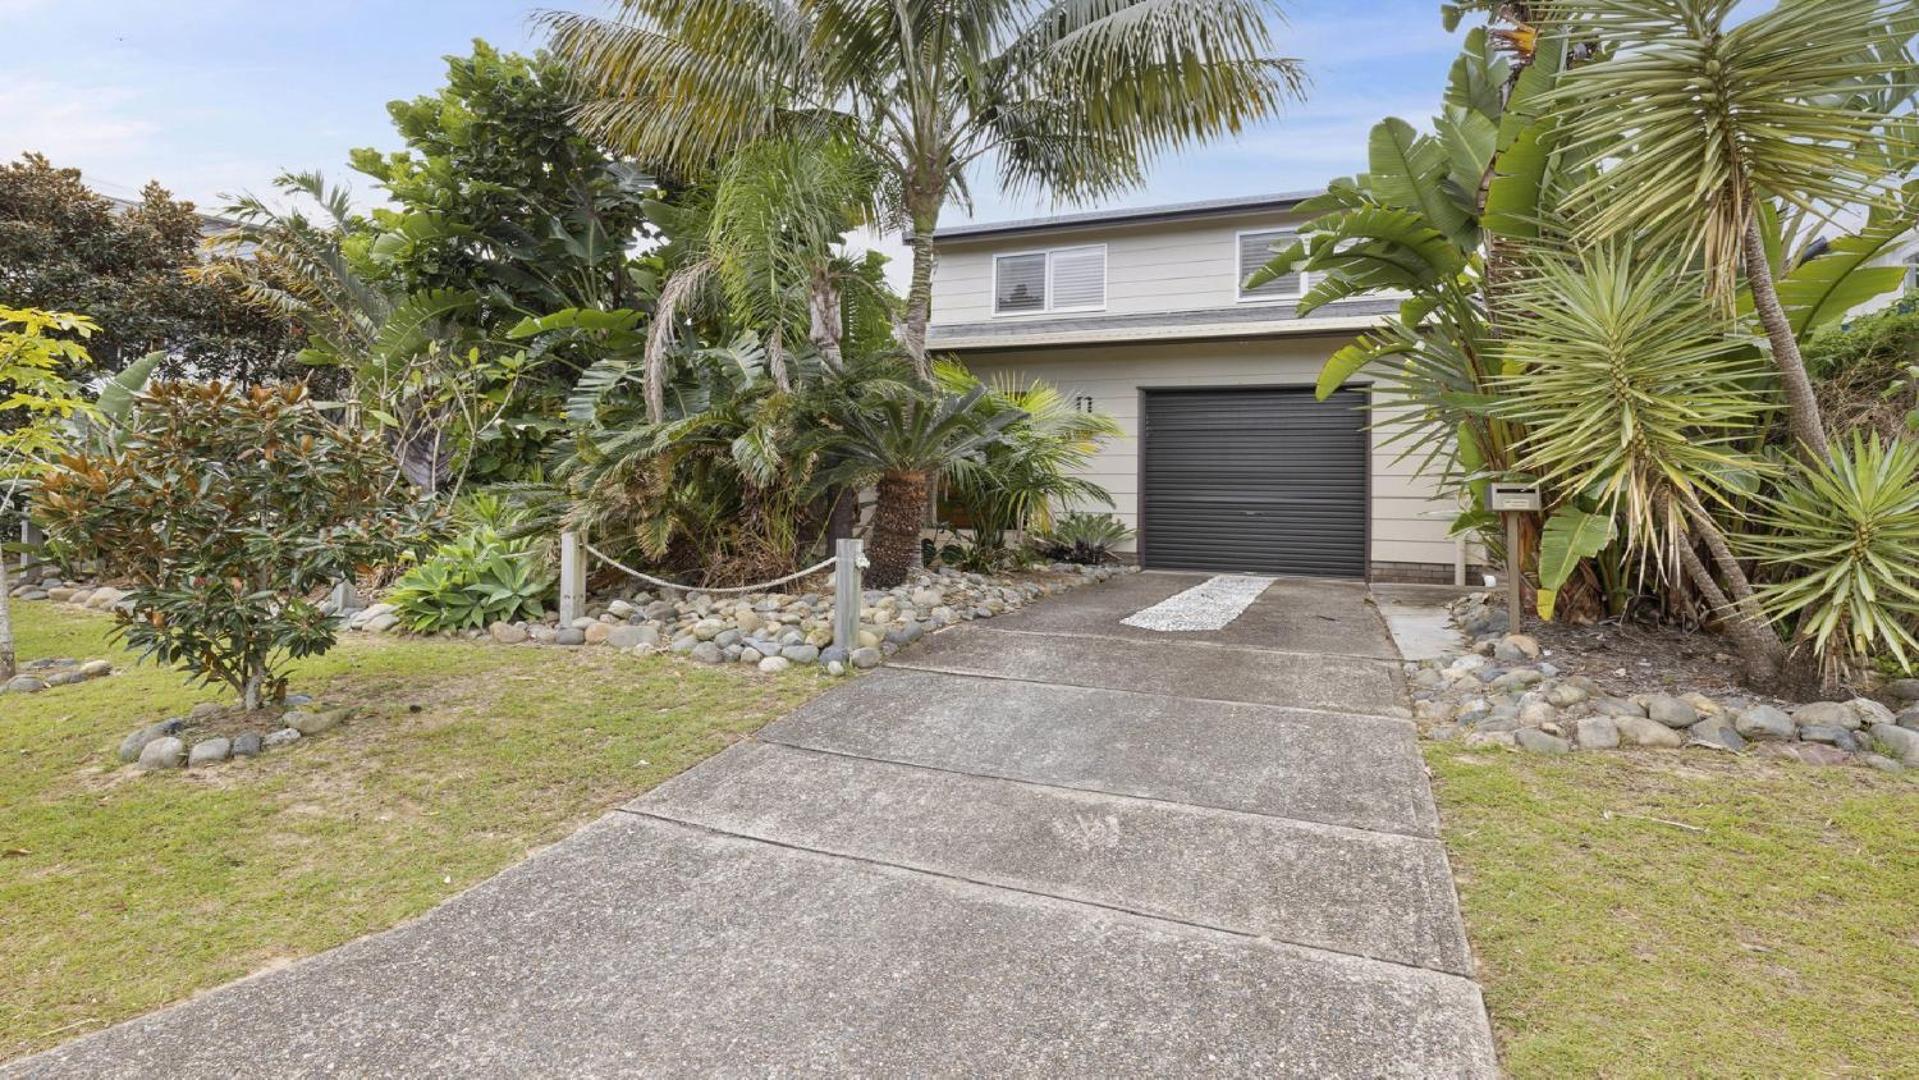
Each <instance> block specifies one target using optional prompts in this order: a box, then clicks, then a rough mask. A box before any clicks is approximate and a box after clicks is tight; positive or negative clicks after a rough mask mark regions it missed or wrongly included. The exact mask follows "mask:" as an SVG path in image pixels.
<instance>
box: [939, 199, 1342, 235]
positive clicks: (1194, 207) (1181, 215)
mask: <svg viewBox="0 0 1919 1080" xmlns="http://www.w3.org/2000/svg"><path fill="white" fill-rule="evenodd" d="M1320 194H1324V192H1323V191H1319V190H1316V191H1291V192H1281V193H1277V194H1268V195H1248V196H1242V197H1239V198H1234V199H1208V200H1205V201H1203V202H1189V203H1170V204H1166V205H1163V206H1141V207H1133V208H1128V209H1119V210H1094V211H1089V212H1086V213H1079V214H1057V215H1054V216H1051V217H1037V218H1024V219H1021V220H1018V221H990V222H984V223H981V224H978V225H949V226H946V227H943V228H939V229H935V230H934V231H933V239H934V240H935V241H942V240H983V239H990V238H993V237H1000V236H1017V235H1021V234H1024V233H1040V232H1061V231H1067V230H1071V229H1092V228H1101V227H1104V226H1109V225H1141V224H1149V223H1152V222H1160V221H1179V220H1184V219H1188V218H1202V217H1223V216H1229V215H1235V214H1248V213H1258V212H1259V211H1262V210H1290V209H1292V208H1293V207H1295V206H1297V205H1299V204H1300V203H1301V202H1303V201H1304V200H1306V199H1310V198H1312V197H1313V196H1315V195H1320ZM911 235H912V234H911V232H910V230H909V232H908V234H907V236H908V239H911Z"/></svg>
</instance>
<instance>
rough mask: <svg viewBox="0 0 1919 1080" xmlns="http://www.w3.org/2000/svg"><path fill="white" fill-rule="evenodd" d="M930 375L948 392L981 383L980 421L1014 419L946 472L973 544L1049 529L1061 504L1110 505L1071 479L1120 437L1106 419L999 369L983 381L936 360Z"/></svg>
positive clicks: (1098, 491) (999, 542) (1085, 483)
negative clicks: (965, 515)
mask: <svg viewBox="0 0 1919 1080" xmlns="http://www.w3.org/2000/svg"><path fill="white" fill-rule="evenodd" d="M934 375H935V377H936V378H937V379H938V380H939V385H940V388H941V389H943V390H944V391H946V392H947V393H949V394H964V393H969V392H971V391H972V390H974V389H976V388H979V387H981V386H984V387H985V389H986V396H985V397H984V398H982V399H981V400H980V403H979V405H978V406H977V407H976V408H977V409H978V410H979V411H980V413H981V414H982V415H983V416H989V417H990V416H996V415H998V414H1000V413H1002V412H1005V411H1007V410H1013V411H1016V412H1018V413H1019V414H1020V419H1019V422H1018V423H1015V424H1012V425H1011V426H1009V427H1007V428H1006V429H1005V430H1004V432H1002V436H1001V438H1000V439H999V440H997V441H996V442H994V443H993V444H992V445H990V446H987V447H985V448H984V453H982V454H981V455H979V456H978V458H977V459H974V458H963V459H961V460H959V461H956V462H954V464H953V465H952V467H951V468H949V469H948V470H947V475H946V488H945V490H946V492H947V494H948V496H949V497H951V498H953V499H954V500H955V501H956V502H958V503H959V504H960V505H961V506H963V507H965V508H966V511H967V512H968V515H969V516H970V517H971V519H972V520H971V527H972V533H973V543H974V544H975V545H976V546H977V547H979V548H981V549H984V550H991V551H999V550H1004V548H1005V546H1006V541H1007V534H1008V533H1011V532H1016V531H1017V532H1026V533H1033V532H1039V531H1044V530H1049V529H1051V528H1052V527H1053V525H1054V511H1055V509H1056V508H1058V507H1061V506H1107V507H1111V506H1112V505H1113V497H1112V496H1111V495H1109V494H1107V492H1106V489H1105V488H1102V487H1100V486H1099V485H1098V484H1095V483H1093V482H1092V481H1091V480H1087V479H1085V478H1084V477H1082V476H1078V475H1076V474H1077V473H1079V472H1082V471H1084V470H1085V469H1086V468H1087V466H1089V465H1090V464H1091V463H1092V460H1093V455H1094V454H1096V453H1098V452H1099V446H1100V443H1101V442H1103V441H1105V440H1106V439H1110V438H1114V437H1117V436H1118V435H1120V434H1121V433H1122V432H1121V430H1120V427H1119V424H1118V423H1116V422H1115V421H1114V420H1113V418H1112V417H1110V416H1106V415H1104V414H1102V413H1094V412H1086V411H1083V410H1081V409H1079V408H1076V407H1075V406H1074V405H1073V402H1072V401H1071V400H1070V399H1069V398H1068V397H1067V395H1066V394H1065V393H1063V392H1062V391H1061V390H1060V389H1059V387H1057V386H1054V385H1053V384H1051V383H1046V382H1032V383H1028V382H1024V381H1021V380H1019V379H1016V378H1013V377H1011V376H1010V375H1009V374H1008V373H1004V372H1002V373H1001V375H1000V376H999V377H998V378H995V379H994V380H993V381H992V382H991V383H990V384H984V383H982V382H981V381H980V379H979V377H978V376H976V375H974V374H973V373H972V372H970V371H967V370H966V368H965V367H964V366H962V365H961V364H959V363H957V362H954V361H942V362H941V363H940V364H938V365H937V366H936V367H935V368H934Z"/></svg>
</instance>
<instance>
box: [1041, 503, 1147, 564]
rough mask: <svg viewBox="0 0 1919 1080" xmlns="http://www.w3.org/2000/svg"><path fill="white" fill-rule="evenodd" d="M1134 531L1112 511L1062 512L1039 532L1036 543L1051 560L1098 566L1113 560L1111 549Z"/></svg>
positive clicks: (1130, 536)
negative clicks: (1051, 525) (1097, 512)
mask: <svg viewBox="0 0 1919 1080" xmlns="http://www.w3.org/2000/svg"><path fill="white" fill-rule="evenodd" d="M1132 536H1133V530H1131V529H1129V528H1127V527H1126V526H1125V525H1124V524H1123V523H1121V522H1120V520H1119V519H1118V518H1116V517H1114V516H1113V515H1111V514H1087V513H1070V514H1063V515H1061V516H1060V517H1059V519H1058V520H1057V521H1056V522H1055V523H1054V525H1053V527H1052V528H1051V529H1049V530H1047V531H1046V532H1044V533H1042V534H1040V536H1039V537H1038V539H1037V542H1036V546H1037V547H1038V548H1039V552H1040V554H1041V555H1043V556H1045V557H1046V558H1048V559H1051V560H1053V561H1054V562H1069V563H1077V564H1079V565H1081V566H1098V565H1100V564H1101V563H1106V562H1112V561H1115V559H1116V556H1114V554H1113V548H1115V547H1118V546H1119V545H1120V544H1123V543H1125V542H1126V541H1127V540H1130V539H1132Z"/></svg>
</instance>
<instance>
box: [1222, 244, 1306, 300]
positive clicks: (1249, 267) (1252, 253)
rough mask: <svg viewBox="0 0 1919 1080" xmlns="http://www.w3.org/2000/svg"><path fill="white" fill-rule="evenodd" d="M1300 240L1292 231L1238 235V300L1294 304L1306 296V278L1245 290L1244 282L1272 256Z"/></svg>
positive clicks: (1280, 280)
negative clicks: (1290, 302)
mask: <svg viewBox="0 0 1919 1080" xmlns="http://www.w3.org/2000/svg"><path fill="white" fill-rule="evenodd" d="M1298 238H1299V236H1298V234H1297V233H1294V232H1293V231H1292V230H1291V229H1261V230H1258V231H1256V232H1243V233H1240V234H1239V298H1240V299H1241V300H1297V299H1299V298H1300V297H1301V296H1304V295H1306V275H1305V274H1302V273H1292V274H1286V275H1283V276H1281V277H1277V278H1274V279H1273V280H1271V281H1269V282H1267V283H1266V284H1264V285H1261V286H1260V287H1259V288H1257V289H1249V288H1247V287H1246V279H1247V278H1249V277H1252V276H1253V273H1254V272H1255V271H1257V270H1258V269H1259V268H1260V267H1262V266H1265V265H1266V264H1267V263H1269V262H1272V261H1273V256H1274V255H1277V254H1279V252H1280V251H1282V250H1284V249H1285V248H1286V247H1288V246H1289V245H1291V244H1292V242H1293V241H1294V240H1297V239H1298Z"/></svg>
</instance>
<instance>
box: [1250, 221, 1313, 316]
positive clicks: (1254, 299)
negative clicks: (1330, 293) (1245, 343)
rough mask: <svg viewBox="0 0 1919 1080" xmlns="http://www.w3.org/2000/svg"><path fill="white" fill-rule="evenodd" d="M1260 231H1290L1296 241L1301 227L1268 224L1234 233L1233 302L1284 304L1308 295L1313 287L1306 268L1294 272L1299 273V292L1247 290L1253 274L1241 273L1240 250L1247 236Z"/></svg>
mask: <svg viewBox="0 0 1919 1080" xmlns="http://www.w3.org/2000/svg"><path fill="white" fill-rule="evenodd" d="M1258 233H1288V234H1291V236H1292V238H1293V239H1294V240H1295V241H1297V240H1298V239H1299V227H1298V226H1296V225H1267V226H1265V227H1263V228H1258V229H1241V230H1239V231H1238V232H1236V233H1234V234H1233V302H1234V303H1236V304H1282V303H1286V302H1287V301H1291V300H1299V299H1301V298H1303V297H1304V296H1305V295H1306V293H1307V291H1308V290H1310V289H1311V288H1312V287H1313V283H1312V279H1311V275H1309V274H1308V273H1307V272H1306V271H1305V270H1295V271H1294V273H1296V274H1298V275H1299V291H1298V292H1294V293H1272V294H1268V295H1266V296H1258V295H1249V294H1248V293H1247V292H1246V279H1247V278H1248V277H1250V276H1251V275H1249V274H1241V273H1240V270H1241V267H1240V265H1239V252H1240V249H1241V248H1242V247H1244V246H1245V240H1246V238H1247V237H1249V236H1253V235H1255V234H1258Z"/></svg>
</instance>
